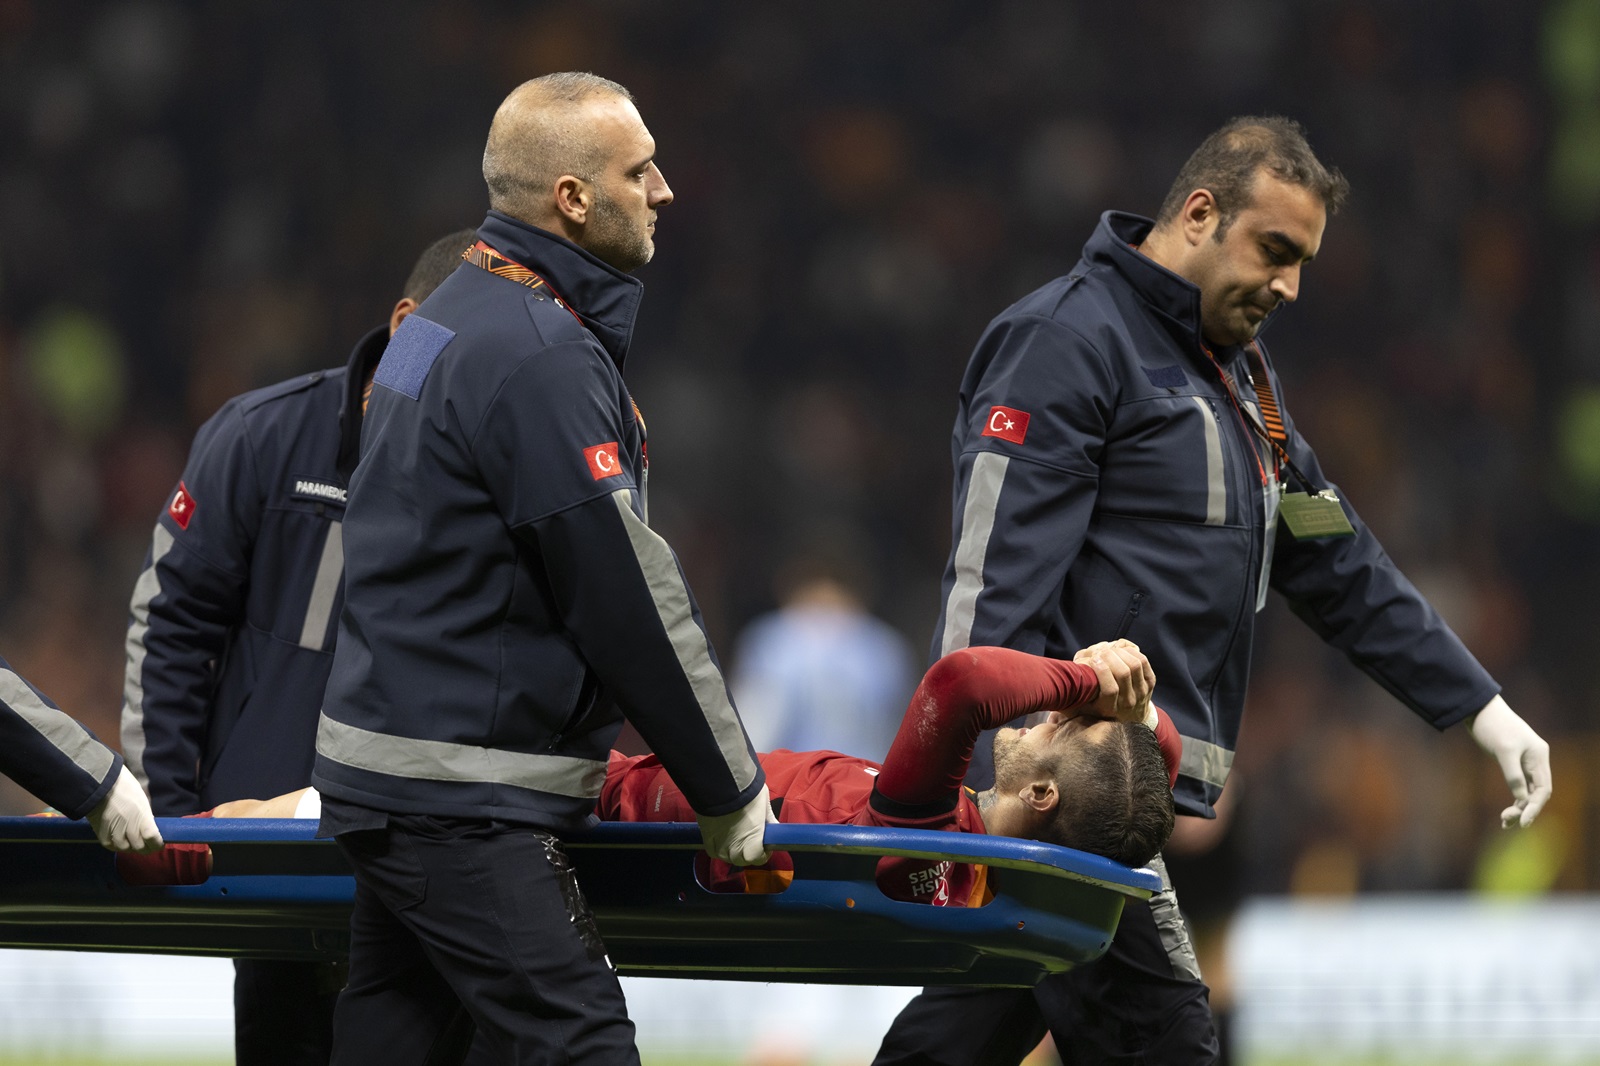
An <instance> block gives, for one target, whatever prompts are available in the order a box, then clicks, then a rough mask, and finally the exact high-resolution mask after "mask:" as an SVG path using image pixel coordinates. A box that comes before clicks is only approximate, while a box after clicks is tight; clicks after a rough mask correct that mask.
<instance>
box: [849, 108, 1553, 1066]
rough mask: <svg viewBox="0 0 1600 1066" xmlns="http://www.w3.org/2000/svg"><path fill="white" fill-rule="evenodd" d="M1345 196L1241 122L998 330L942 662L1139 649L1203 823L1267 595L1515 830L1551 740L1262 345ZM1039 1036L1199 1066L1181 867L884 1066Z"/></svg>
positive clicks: (958, 509)
mask: <svg viewBox="0 0 1600 1066" xmlns="http://www.w3.org/2000/svg"><path fill="white" fill-rule="evenodd" d="M1347 193H1348V183H1347V182H1346V181H1345V179H1344V178H1343V176H1342V175H1340V174H1339V173H1338V171H1337V170H1332V169H1329V168H1327V167H1325V166H1324V165H1323V164H1322V163H1321V162H1320V161H1319V160H1318V159H1317V157H1316V156H1315V155H1314V154H1313V152H1312V151H1311V148H1310V146H1309V145H1308V144H1307V143H1306V140H1305V136H1304V133H1303V131H1302V130H1301V129H1300V127H1299V126H1298V125H1297V124H1296V123H1294V122H1292V121H1289V120H1287V119H1283V118H1276V117H1272V118H1253V117H1252V118H1241V119H1235V120H1233V121H1231V122H1229V123H1228V124H1227V125H1225V126H1224V127H1223V128H1222V129H1220V130H1218V131H1217V132H1216V133H1214V134H1212V135H1211V136H1210V137H1209V138H1207V140H1206V141H1205V142H1204V143H1203V144H1202V145H1201V146H1200V148H1199V149H1197V150H1196V152H1195V153H1194V155H1193V156H1192V157H1191V158H1190V160H1189V161H1188V163H1186V164H1185V166H1184V167H1183V169H1182V170H1181V171H1180V173H1179V174H1178V177H1177V179H1176V180H1175V181H1174V183H1173V185H1172V187H1171V190H1170V192H1169V193H1168V195H1167V197H1166V200H1165V201H1164V202H1163V204H1162V206H1161V210H1160V212H1159V215H1158V217H1157V218H1156V219H1155V220H1154V221H1152V220H1150V219H1146V218H1140V217H1138V216H1136V215H1129V214H1122V213H1119V212H1114V211H1113V212H1107V213H1106V214H1105V215H1104V216H1102V218H1101V221H1100V226H1099V228H1098V230H1096V232H1095V233H1094V235H1093V236H1092V237H1091V238H1090V240H1089V242H1088V244H1087V245H1086V246H1085V248H1084V252H1083V258H1082V259H1081V260H1080V261H1079V262H1078V264H1077V265H1076V266H1075V267H1074V268H1073V270H1072V272H1071V273H1070V274H1068V275H1067V276H1065V277H1062V278H1058V279H1056V280H1055V281H1052V282H1050V283H1049V284H1047V285H1045V286H1044V287H1042V288H1040V289H1039V290H1037V291H1036V292H1034V293H1032V294H1030V295H1028V296H1026V297H1024V298H1023V299H1022V300H1020V301H1019V302H1017V303H1016V304H1014V305H1013V306H1012V307H1010V308H1008V309H1007V310H1006V311H1004V312H1002V313H1001V314H1000V315H999V316H998V317H997V318H995V319H994V321H993V322H991V323H990V325H989V327H988V329H987V330H986V331H985V332H984V334H983V336H982V337H981V338H980V340H979V341H978V345H977V348H976V350H975V351H974V353H973V356H972V360H971V362H970V363H969V365H968V368H967V373H966V376H965V378H964V379H963V381H962V384H961V393H960V404H959V411H958V415H957V419H956V425H955V432H954V438H953V442H952V453H953V459H954V463H955V471H956V481H955V501H954V502H955V508H954V526H955V530H954V533H955V535H954V541H953V542H954V547H953V549H952V552H951V556H950V560H949V563H948V564H947V567H946V570H945V576H944V584H943V602H942V609H941V614H940V619H939V625H938V628H937V630H936V633H935V638H934V654H935V655H942V654H945V653H948V652H950V651H952V650H955V649H958V648H965V647H969V646H972V645H1000V646H1004V647H1010V648H1017V649H1020V650H1023V651H1030V652H1035V653H1038V654H1043V655H1059V654H1061V652H1062V650H1063V649H1069V648H1075V647H1078V646H1079V645H1080V644H1081V643H1082V642H1083V637H1084V636H1085V635H1093V636H1095V637H1102V636H1108V635H1109V636H1112V637H1128V638H1131V639H1132V640H1134V641H1135V642H1136V643H1137V644H1138V645H1139V646H1140V648H1141V649H1142V650H1143V651H1144V652H1145V654H1147V655H1148V656H1149V659H1150V662H1151V664H1152V665H1153V666H1154V668H1155V672H1156V674H1157V675H1158V676H1159V677H1160V678H1161V705H1162V707H1163V708H1164V709H1166V710H1167V711H1168V712H1169V713H1170V714H1171V715H1172V719H1173V721H1174V723H1175V724H1176V725H1177V727H1178V730H1179V732H1181V733H1182V734H1183V738H1184V739H1183V761H1182V765H1181V767H1180V773H1179V778H1178V783H1177V787H1176V802H1177V806H1178V809H1179V811H1180V813H1187V814H1191V815H1200V816H1205V817H1209V816H1211V815H1212V807H1211V805H1212V803H1213V802H1214V801H1215V800H1216V798H1217V797H1218V795H1219V794H1220V791H1221V789H1222V786H1223V783H1224V782H1225V781H1226V780H1227V777H1228V770H1229V767H1230V765H1231V764H1232V761H1233V750H1234V744H1235V741H1236V739H1237V737H1238V733H1239V725H1240V716H1241V713H1242V711H1243V706H1244V696H1245V686H1246V681H1247V678H1248V673H1249V665H1250V649H1251V642H1252V634H1253V630H1254V626H1255V616H1256V612H1257V611H1259V610H1260V609H1261V607H1262V606H1263V604H1264V603H1265V599H1266V593H1267V590H1268V588H1273V589H1276V590H1277V591H1278V592H1279V593H1281V594H1282V595H1283V596H1284V597H1285V598H1286V599H1287V600H1288V602H1289V604H1290V606H1291V608H1292V609H1293V610H1294V611H1295V613H1296V614H1298V615H1299V616H1300V617H1301V618H1302V619H1303V620H1304V621H1305V622H1306V623H1307V624H1308V625H1310V626H1311V628H1312V629H1313V630H1314V631H1315V632H1316V633H1317V634H1318V635H1319V636H1321V637H1322V638H1323V639H1324V640H1326V641H1327V642H1328V643H1329V644H1330V645H1332V646H1333V647H1336V648H1338V649H1340V650H1341V651H1343V652H1345V653H1346V654H1347V655H1348V656H1349V657H1350V659H1351V661H1352V662H1354V663H1355V664H1356V665H1357V666H1358V667H1360V668H1361V669H1362V670H1364V671H1365V672H1366V673H1368V674H1369V675H1370V676H1371V677H1372V678H1373V679H1374V680H1376V681H1377V682H1378V683H1379V684H1380V685H1382V686H1383V687H1384V688H1385V689H1387V690H1388V691H1389V692H1390V693H1392V694H1394V695H1395V696H1396V697H1397V698H1398V699H1400V700H1401V701H1402V702H1403V703H1404V704H1405V705H1406V706H1408V707H1409V708H1411V709H1412V710H1413V711H1414V712H1415V713H1417V714H1418V715H1420V716H1421V717H1422V718H1423V719H1425V720H1426V721H1428V722H1429V723H1431V724H1432V725H1434V726H1435V727H1437V728H1439V729H1443V728H1445V727H1447V726H1450V725H1452V724H1454V723H1456V722H1459V721H1462V720H1464V719H1466V720H1470V722H1471V730H1472V733H1473V736H1474V738H1475V739H1476V740H1477V741H1478V743H1479V744H1480V745H1481V746H1483V747H1484V748H1485V750H1487V751H1488V752H1489V753H1490V754H1491V755H1493V756H1494V757H1495V758H1496V759H1497V761H1498V762H1499V764H1500V767H1501V770H1502V772H1503V773H1504V774H1505V777H1506V781H1507V783H1508V784H1509V785H1510V788H1511V792H1512V796H1513V799H1514V804H1513V805H1512V806H1511V807H1509V808H1507V809H1506V811H1505V812H1504V813H1503V814H1502V816H1501V817H1502V821H1503V822H1504V823H1505V824H1507V825H1509V824H1512V823H1519V824H1521V825H1527V824H1529V823H1530V822H1532V821H1533V819H1534V818H1535V817H1536V816H1537V814H1538V812H1539V810H1540V809H1541V808H1542V807H1543V805H1544V803H1545V802H1546V800H1548V798H1549V796H1550V788H1551V783H1550V763H1549V748H1548V746H1547V745H1546V744H1545V743H1544V741H1543V740H1541V739H1540V738H1539V737H1538V735H1537V734H1535V733H1534V731H1533V730H1532V729H1531V728H1529V726H1528V725H1527V724H1526V723H1525V722H1523V720H1522V719H1521V718H1519V717H1518V716H1517V715H1516V714H1515V713H1514V712H1513V711H1512V710H1511V708H1510V707H1508V706H1507V705H1506V703H1505V701H1504V700H1503V699H1501V698H1500V696H1499V685H1497V684H1496V683H1495V681H1494V679H1493V678H1491V677H1490V676H1489V674H1488V673H1487V672H1486V671H1485V670H1484V669H1483V667H1482V666H1481V665H1479V663H1478V662H1477V660H1476V659H1474V658H1473V656H1472V655H1471V653H1470V652H1468V651H1467V649H1466V648H1465V647H1464V646H1463V645H1462V643H1461V641H1460V640H1459V639H1458V638H1457V637H1456V635H1455V634H1454V633H1453V632H1451V630H1450V628H1449V627H1448V626H1447V625H1446V624H1445V623H1444V621H1443V620H1442V619H1441V618H1440V617H1439V615H1438V613H1437V612H1436V611H1435V610H1434V609H1433V608H1432V607H1431V606H1430V605H1429V604H1428V602H1427V601H1426V600H1425V599H1423V597H1422V595H1421V594H1420V593H1419V592H1418V591H1417V590H1416V588H1415V587H1414V586H1413V585H1412V584H1411V583H1410V582H1409V581H1407V580H1406V578H1405V577H1404V576H1403V575H1402V574H1401V573H1400V572H1399V570H1397V569H1396V567H1395V566H1394V564H1393V563H1392V562H1391V561H1390V559H1389V557H1388V556H1387V555H1386V554H1385V553H1384V551H1383V548H1382V547H1381V546H1380V545H1379V544H1378V541H1377V539H1376V538H1375V537H1374V536H1373V535H1372V533H1371V532H1370V531H1369V530H1368V529H1367V528H1366V527H1365V526H1364V525H1363V524H1362V522H1361V519H1360V517H1359V516H1358V515H1357V514H1356V512H1355V511H1354V509H1352V508H1351V506H1350V505H1349V503H1348V502H1347V501H1345V500H1343V499H1342V498H1341V497H1340V494H1339V492H1338V490H1337V488H1336V487H1335V486H1334V485H1332V484H1331V483H1330V482H1329V481H1328V480H1327V478H1326V477H1325V476H1324V474H1323V472H1322V468H1321V466H1320V465H1319V464H1318V462H1317V458H1316V456H1315V455H1314V454H1313V452H1312V451H1311V448H1310V446H1309V445H1308V444H1307V443H1306V442H1305V440H1304V439H1303V438H1302V437H1301V436H1300V434H1299V433H1298V432H1297V430H1296V429H1295V425H1294V421H1293V419H1292V418H1290V417H1289V413H1288V410H1287V408H1286V407H1285V405H1284V401H1283V399H1282V396H1283V390H1282V386H1281V384H1280V382H1279V380H1278V376H1277V374H1276V372H1275V371H1274V369H1273V366H1272V360H1271V358H1270V357H1269V356H1268V354H1267V351H1266V348H1265V346H1264V345H1262V344H1261V342H1260V341H1259V340H1258V339H1257V334H1258V332H1259V331H1260V330H1261V328H1262V325H1263V324H1264V323H1265V322H1266V320H1267V319H1268V317H1269V316H1270V315H1271V314H1272V313H1273V312H1274V311H1275V310H1277V309H1278V308H1279V307H1281V306H1282V305H1283V304H1286V303H1291V302H1293V301H1294V299H1295V298H1296V297H1297V296H1298V295H1299V289H1300V280H1301V271H1302V268H1303V267H1304V266H1305V264H1307V263H1309V262H1310V261H1311V260H1312V258H1313V257H1314V256H1315V255H1316V254H1317V251H1318V249H1319V248H1320V246H1321V243H1322V234H1323V229H1324V226H1325V224H1326V221H1327V216H1328V215H1329V214H1330V213H1333V212H1336V211H1337V210H1338V209H1339V207H1340V205H1341V204H1342V202H1343V201H1344V199H1345V197H1346V195H1347ZM1152 865H1154V866H1156V867H1157V869H1158V870H1161V871H1162V872H1163V875H1165V871H1164V868H1163V867H1162V866H1161V863H1160V860H1159V859H1157V860H1156V861H1155V862H1154V863H1153V864H1152ZM1046 1025H1048V1027H1049V1029H1050V1031H1051V1032H1052V1033H1053V1034H1054V1036H1055V1042H1056V1047H1057V1049H1058V1050H1059V1051H1060V1053H1061V1055H1062V1058H1063V1060H1064V1061H1065V1062H1066V1063H1068V1064H1070V1066H1075V1064H1079V1063H1107V1062H1128V1063H1132V1062H1152V1063H1156V1062H1159V1063H1163V1064H1172V1066H1192V1064H1197V1063H1206V1062H1211V1061H1213V1060H1214V1059H1215V1057H1216V1055H1217V1043H1216V1037H1215V1032H1214V1025H1213V1023H1212V1018H1211V1012H1210V1007H1209V1005H1208V1002H1207V993H1206V988H1205V985H1204V984H1203V983H1202V981H1201V979H1200V973H1199V968H1198V966H1197V965H1196V963H1195V959H1194V952H1193V949H1192V947H1191V946H1190V943H1189V938H1188V934H1187V932H1186V930H1185V927H1184V923H1183V919H1182V917H1181V915H1180V914H1179V912H1178V907H1177V902H1176V898H1175V897H1174V895H1173V893H1172V891H1171V886H1170V882H1169V884H1168V886H1167V888H1166V889H1165V890H1164V891H1163V892H1161V893H1159V894H1157V895H1156V896H1155V897H1154V898H1152V899H1151V901H1150V904H1149V906H1143V905H1137V906H1130V907H1128V908H1126V909H1125V911H1124V912H1123V917H1122V922H1121V925H1120V926H1119V928H1118V931H1117V935H1116V938H1115V940H1114V942H1113V944H1112V947H1111V950H1110V951H1109V952H1108V953H1107V955H1106V956H1105V957H1104V958H1102V959H1101V960H1100V961H1098V962H1096V963H1094V964H1091V965H1089V966H1084V967H1081V968H1079V969H1078V970H1075V971H1073V972H1072V973H1068V974H1063V975H1059V976H1056V977H1051V978H1049V979H1047V980H1045V981H1044V982H1042V983H1041V984H1040V985H1039V986H1038V987H1037V988H1035V989H1034V990H1032V991H1031V992H1029V991H1018V990H1007V989H994V990H981V989H980V990H962V989H937V990H929V991H928V992H925V993H924V994H923V995H921V996H919V997H918V998H917V999H916V1000H913V1001H912V1003H911V1004H910V1005H909V1006H908V1007H907V1008H906V1009H905V1010H904V1011H903V1012H902V1013H901V1015H900V1017H899V1018H898V1019H897V1020H896V1022H895V1024H894V1026H893V1028H892V1029H891V1031H890V1033H889V1034H888V1036H887V1037H886V1038H885V1040H884V1043H883V1046H882V1048H881V1049H880V1051H879V1053H878V1057H877V1059H876V1063H877V1064H878V1066H891V1064H893V1066H902V1064H910V1063H917V1064H949V1066H957V1064H960V1066H971V1064H974V1063H983V1064H999V1063H1015V1062H1018V1061H1020V1060H1021V1059H1022V1057H1023V1056H1024V1055H1025V1054H1026V1053H1027V1051H1028V1050H1029V1049H1031V1047H1032V1046H1033V1044H1034V1043H1035V1042H1037V1040H1038V1039H1039V1038H1040V1037H1042V1036H1043V1034H1044V1031H1045V1027H1046Z"/></svg>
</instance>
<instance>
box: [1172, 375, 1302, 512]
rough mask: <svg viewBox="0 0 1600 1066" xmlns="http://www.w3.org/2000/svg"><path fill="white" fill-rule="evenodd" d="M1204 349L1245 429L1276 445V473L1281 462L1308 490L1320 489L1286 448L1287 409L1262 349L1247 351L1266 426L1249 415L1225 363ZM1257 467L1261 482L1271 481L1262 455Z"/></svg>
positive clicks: (1252, 384) (1257, 399) (1287, 435)
mask: <svg viewBox="0 0 1600 1066" xmlns="http://www.w3.org/2000/svg"><path fill="white" fill-rule="evenodd" d="M1200 350H1201V351H1203V352H1205V353H1206V358H1207V359H1209V360H1211V365H1212V366H1214V367H1216V369H1217V378H1218V380H1220V381H1221V382H1222V388H1223V391H1225V392H1226V393H1227V394H1228V399H1229V401H1230V402H1232V404H1233V410H1234V413H1235V414H1237V415H1238V416H1239V421H1240V422H1241V423H1243V424H1244V427H1245V431H1246V432H1248V433H1253V434H1254V435H1256V436H1258V437H1260V438H1261V439H1262V440H1264V441H1266V442H1267V444H1268V446H1269V447H1271V448H1272V452H1273V463H1272V465H1273V475H1274V476H1277V475H1278V469H1279V467H1280V466H1287V467H1288V468H1289V472H1290V473H1291V474H1293V475H1294V476H1295V480H1297V481H1299V482H1300V485H1301V487H1302V488H1304V489H1305V491H1307V492H1316V491H1317V489H1316V486H1314V485H1312V483H1311V479H1310V478H1308V477H1306V476H1305V474H1303V473H1301V472H1300V468H1299V467H1298V466H1295V465H1294V460H1293V459H1291V458H1289V452H1288V450H1287V449H1286V448H1284V444H1285V443H1286V442H1287V441H1288V440H1289V434H1288V431H1287V430H1285V429H1284V426H1283V412H1282V411H1281V410H1280V409H1279V407H1278V397H1277V395H1276V394H1275V393H1274V392H1273V391H1272V375H1270V374H1269V373H1267V361H1266V358H1265V357H1264V356H1262V354H1261V349H1260V348H1258V347H1257V346H1256V345H1254V344H1252V345H1250V347H1248V348H1246V349H1245V351H1247V352H1248V353H1249V354H1250V355H1251V356H1253V357H1254V358H1253V359H1252V362H1253V363H1254V369H1255V370H1256V373H1253V374H1251V375H1250V385H1251V388H1252V389H1254V391H1255V394H1256V401H1257V402H1258V403H1259V404H1260V405H1261V418H1262V421H1263V422H1265V423H1266V424H1265V426H1263V425H1262V424H1261V423H1258V422H1257V421H1256V420H1255V419H1253V418H1246V417H1245V414H1244V408H1243V407H1242V406H1241V405H1240V404H1239V397H1238V396H1237V395H1235V393H1234V391H1233V383H1232V382H1231V381H1229V379H1228V375H1227V373H1226V372H1225V371H1224V370H1223V369H1222V364H1221V363H1219V362H1217V357H1216V356H1214V355H1212V354H1211V349H1210V348H1207V347H1206V346H1205V345H1201V346H1200ZM1254 451H1255V449H1253V448H1252V449H1251V452H1252V453H1254ZM1256 469H1257V470H1259V471H1260V472H1261V484H1263V485H1265V484H1267V471H1266V468H1265V467H1263V466H1262V465H1261V457H1260V456H1259V455H1257V456H1256Z"/></svg>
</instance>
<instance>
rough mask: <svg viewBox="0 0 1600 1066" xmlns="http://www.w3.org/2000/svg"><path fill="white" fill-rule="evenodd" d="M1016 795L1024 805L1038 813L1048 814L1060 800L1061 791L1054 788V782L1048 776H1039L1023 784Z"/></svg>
mask: <svg viewBox="0 0 1600 1066" xmlns="http://www.w3.org/2000/svg"><path fill="white" fill-rule="evenodd" d="M1017 796H1018V798H1019V799H1021V800H1022V805H1023V806H1024V807H1027V808H1028V809H1029V810H1032V811H1037V812H1038V813H1039V814H1049V813H1050V812H1051V811H1054V810H1055V809H1056V805H1057V804H1059V803H1060V802H1061V793H1060V792H1058V791H1057V790H1056V783H1055V782H1054V781H1052V780H1050V779H1049V778H1040V779H1039V780H1038V781H1034V782H1032V783H1030V784H1027V785H1024V786H1023V788H1022V791H1020V792H1018V793H1017Z"/></svg>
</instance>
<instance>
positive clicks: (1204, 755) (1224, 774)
mask: <svg viewBox="0 0 1600 1066" xmlns="http://www.w3.org/2000/svg"><path fill="white" fill-rule="evenodd" d="M1232 769H1233V752H1231V751H1229V750H1228V749H1227V748H1224V747H1220V746H1218V745H1216V744H1212V743H1210V742H1209V741H1205V740H1199V739H1197V738H1195V737H1190V736H1185V737H1184V738H1183V758H1181V759H1179V760H1178V773H1180V774H1182V775H1183V776H1184V777H1192V778H1194V779H1195V780H1196V781H1204V782H1205V783H1206V784H1208V785H1216V786H1217V787H1218V788H1221V787H1222V786H1223V785H1225V784H1227V783H1228V771H1229V770H1232Z"/></svg>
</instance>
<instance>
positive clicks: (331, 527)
mask: <svg viewBox="0 0 1600 1066" xmlns="http://www.w3.org/2000/svg"><path fill="white" fill-rule="evenodd" d="M343 530H344V527H343V526H342V525H341V524H340V523H338V522H329V523H328V539H327V540H324V541H323V542H322V558H321V560H320V561H318V563H317V577H316V580H315V581H313V582H312V584H311V599H310V600H309V601H307V603H306V620H305V624H304V625H303V626H301V627H300V646H301V647H302V648H316V649H319V650H320V649H321V648H322V646H323V645H324V644H325V643H327V639H328V616H329V615H331V614H332V613H333V601H334V600H335V599H337V598H338V595H339V582H340V581H342V580H344V532H343Z"/></svg>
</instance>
